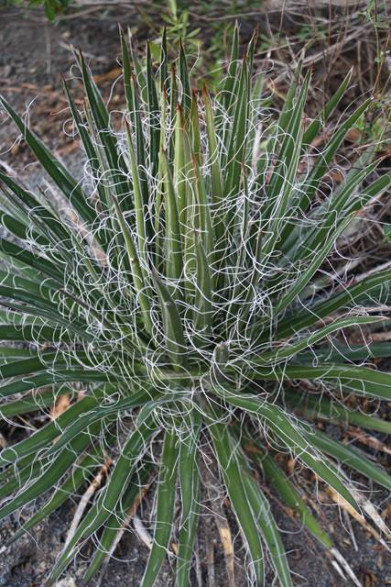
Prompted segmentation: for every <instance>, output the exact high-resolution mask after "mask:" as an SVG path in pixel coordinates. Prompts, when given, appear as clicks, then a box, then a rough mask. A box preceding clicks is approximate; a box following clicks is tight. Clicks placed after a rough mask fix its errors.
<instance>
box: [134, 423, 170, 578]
mask: <svg viewBox="0 0 391 587" xmlns="http://www.w3.org/2000/svg"><path fill="white" fill-rule="evenodd" d="M178 457H179V447H178V438H177V435H176V434H175V433H174V432H171V431H170V430H167V431H166V432H165V435H164V444H163V452H162V456H161V461H160V475H159V480H158V485H157V496H156V520H155V532H154V535H153V545H152V550H151V553H150V555H149V558H148V563H147V566H146V569H145V571H144V575H143V578H142V580H141V585H142V587H153V585H155V580H156V578H157V575H158V573H159V570H160V567H161V566H162V564H163V560H164V558H165V556H166V552H167V549H168V546H169V541H170V537H171V534H172V528H173V522H174V506H175V488H176V470H177V462H178Z"/></svg>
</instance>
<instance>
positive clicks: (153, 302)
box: [0, 31, 391, 586]
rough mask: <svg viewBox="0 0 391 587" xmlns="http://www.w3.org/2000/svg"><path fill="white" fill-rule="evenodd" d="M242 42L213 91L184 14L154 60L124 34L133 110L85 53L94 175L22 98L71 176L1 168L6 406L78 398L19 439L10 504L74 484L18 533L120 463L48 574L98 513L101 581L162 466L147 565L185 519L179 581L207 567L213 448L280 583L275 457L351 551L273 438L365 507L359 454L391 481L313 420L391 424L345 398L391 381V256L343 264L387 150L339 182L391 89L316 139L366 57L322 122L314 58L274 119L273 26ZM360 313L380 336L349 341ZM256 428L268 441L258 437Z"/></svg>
mask: <svg viewBox="0 0 391 587" xmlns="http://www.w3.org/2000/svg"><path fill="white" fill-rule="evenodd" d="M238 47H239V41H238V31H236V32H235V36H234V40H233V46H232V55H231V60H230V62H229V65H228V71H227V75H226V77H225V79H224V82H223V85H222V88H221V90H220V92H219V93H218V94H217V96H215V97H212V96H210V95H209V93H208V91H207V90H206V89H204V90H202V91H192V89H191V83H190V81H189V74H188V67H187V63H186V58H185V54H184V51H183V49H181V51H180V55H179V57H178V60H177V63H176V67H175V65H173V66H172V68H169V66H168V59H167V47H166V41H165V35H163V39H162V55H161V62H160V64H159V67H158V68H154V67H153V64H152V60H151V55H150V52H149V51H148V53H147V59H146V65H145V67H144V66H143V65H142V64H141V63H140V62H139V61H138V59H137V57H136V55H135V54H134V52H133V51H132V50H130V51H129V47H128V44H127V42H126V40H125V38H124V37H122V61H123V79H124V89H125V95H126V102H127V108H126V110H125V111H124V112H122V113H121V124H120V127H119V126H118V125H115V124H113V120H112V113H111V112H110V111H109V110H108V108H107V106H106V104H105V102H104V101H103V99H102V97H101V94H100V92H99V90H98V88H97V86H96V84H95V82H94V81H93V78H92V76H91V74H90V71H89V68H88V66H87V65H86V63H85V61H84V58H83V56H82V55H81V54H80V55H78V57H77V59H78V65H79V67H80V72H81V76H82V80H83V84H84V88H85V93H86V98H87V99H86V102H85V107H84V109H83V110H82V111H81V110H79V109H78V107H77V106H76V104H75V103H74V101H73V100H72V97H71V93H70V91H69V89H68V87H67V86H66V85H65V91H66V93H67V98H68V101H69V106H70V111H71V114H72V118H73V123H74V127H75V129H76V131H77V132H78V135H79V137H80V140H81V143H82V145H83V147H84V152H85V155H86V158H85V165H84V172H83V176H82V179H81V180H77V179H75V178H74V177H72V175H71V174H70V173H69V172H68V170H67V169H66V167H65V166H64V165H63V163H62V162H61V161H60V160H58V159H57V158H56V157H55V156H54V155H53V154H52V153H51V152H50V151H49V150H48V149H47V148H46V147H45V146H44V144H43V143H42V142H41V141H40V139H38V138H37V137H36V136H35V135H34V134H33V133H32V132H31V131H30V130H29V128H28V127H27V126H26V124H25V123H24V122H23V120H22V119H21V118H20V117H19V116H18V114H17V113H16V112H15V111H14V110H13V108H12V107H11V106H10V105H9V104H8V103H7V101H6V100H5V99H1V103H2V106H3V108H4V109H5V110H6V111H7V112H8V114H9V116H10V117H11V118H12V119H13V121H14V122H15V124H16V126H17V127H18V128H19V130H20V132H21V133H22V134H23V136H24V138H25V140H26V142H27V144H28V145H29V147H30V149H31V150H32V152H33V153H34V154H35V156H36V157H37V159H38V160H39V162H40V163H41V165H42V167H43V168H44V169H45V170H46V172H47V173H48V175H49V176H50V178H51V183H52V189H51V190H47V191H46V192H45V193H33V192H32V191H30V190H28V189H25V188H24V187H22V186H21V185H19V184H18V183H17V182H15V180H14V178H12V177H10V176H7V175H5V174H4V173H1V174H0V182H1V208H2V211H1V218H2V223H3V226H4V228H5V229H6V233H5V235H4V236H2V237H1V239H0V251H1V257H2V260H3V263H2V268H1V271H0V272H1V280H0V282H1V285H0V295H1V305H2V307H3V310H2V311H1V324H0V339H1V340H2V341H3V343H2V346H1V348H0V355H1V367H0V369H1V376H2V384H1V387H0V397H1V405H0V411H1V414H2V416H3V418H5V419H11V420H12V419H13V418H17V417H19V416H21V415H23V414H28V413H30V412H34V411H38V410H42V409H43V410H45V409H46V410H47V409H48V408H49V407H50V406H52V405H53V404H54V403H55V402H58V400H59V398H61V397H62V396H65V397H67V398H68V399H67V401H68V404H69V405H68V407H67V409H66V410H65V411H62V413H61V414H60V415H58V417H57V418H55V419H48V420H47V422H46V423H45V424H44V425H42V427H40V428H39V429H38V430H36V431H35V432H34V433H32V434H31V435H28V436H27V437H26V438H24V439H23V440H21V441H20V442H18V443H17V444H15V445H13V446H10V447H7V448H5V449H4V450H3V451H2V453H1V454H0V464H1V466H2V467H3V469H2V472H1V473H0V479H1V483H2V484H1V488H0V497H1V498H7V499H6V500H5V502H4V504H3V506H2V508H1V510H0V517H1V518H4V517H6V516H8V515H9V514H11V513H12V512H15V511H17V510H19V509H20V508H22V507H23V506H25V505H26V504H27V503H29V502H32V501H33V500H35V499H36V498H38V497H40V496H41V495H42V494H46V492H47V491H49V490H51V489H53V488H54V489H53V491H52V492H51V493H48V494H47V501H46V503H45V505H44V506H43V507H42V508H41V509H40V510H39V511H37V513H35V514H34V515H33V516H32V518H31V519H29V520H28V521H27V522H25V523H24V524H23V525H22V526H21V528H20V529H19V530H18V531H17V532H16V534H15V536H14V537H13V540H15V539H16V538H18V537H19V536H21V535H22V534H23V533H24V532H27V531H30V529H32V528H33V527H34V526H35V525H36V524H37V523H39V522H40V521H41V520H42V519H43V518H44V517H46V516H48V515H49V514H50V513H51V512H52V511H54V510H55V509H56V508H58V507H59V506H60V505H61V504H62V503H64V502H65V500H66V499H67V498H68V496H69V495H70V494H72V495H73V494H76V493H77V491H78V490H81V489H82V488H83V487H84V486H85V484H86V482H88V480H90V481H91V479H93V478H94V476H95V475H96V474H97V472H98V471H99V470H101V467H102V466H103V465H104V463H105V462H107V459H110V461H111V462H112V465H111V468H110V469H109V470H108V472H107V477H106V479H105V481H104V483H103V485H102V487H101V489H100V491H99V492H97V493H96V494H95V495H94V496H92V497H91V500H90V503H89V504H88V506H87V507H85V508H84V509H83V510H80V515H79V517H78V519H77V520H76V521H75V523H74V524H73V527H72V531H71V532H70V534H69V537H68V540H67V542H66V545H65V547H64V549H63V551H62V553H61V555H60V557H59V558H58V560H57V563H56V565H55V567H54V569H53V571H52V572H51V574H50V577H49V579H48V584H51V583H53V582H54V581H55V580H56V579H57V578H58V577H59V576H60V575H61V573H62V572H63V571H64V569H65V568H66V567H67V566H68V565H69V564H70V562H71V561H72V560H73V557H74V555H75V553H76V552H77V550H78V548H79V547H80V545H81V544H83V543H84V542H85V541H86V540H87V539H88V538H90V537H91V536H92V535H94V534H95V533H97V532H98V531H99V546H98V548H97V549H96V551H95V553H94V555H93V558H92V561H91V564H90V565H89V568H88V571H87V574H86V577H85V579H86V580H87V581H88V580H90V579H91V578H92V577H93V576H94V575H95V574H96V573H97V571H98V570H99V568H100V566H101V564H102V563H103V561H104V560H105V559H106V557H107V556H108V555H109V554H110V553H112V552H113V548H114V546H115V544H116V543H117V542H116V540H117V536H118V532H119V531H120V529H121V528H122V527H123V525H124V524H126V523H128V522H129V512H132V511H133V510H134V504H135V503H137V499H138V496H139V494H140V488H141V489H142V487H144V486H148V485H149V484H150V482H151V477H152V478H153V476H154V475H155V474H156V475H157V483H156V492H155V508H154V517H153V520H154V535H153V545H152V548H151V552H150V555H149V559H148V563H147V565H146V568H145V573H144V577H143V580H142V585H143V586H149V585H153V584H154V582H155V580H156V577H157V575H158V573H159V570H160V568H161V565H162V563H163V561H164V558H165V557H166V554H167V549H169V545H170V541H171V540H172V539H173V537H174V536H175V537H176V538H175V540H176V541H177V543H178V547H177V564H176V584H177V585H178V586H184V585H187V584H188V582H189V573H190V570H191V566H192V559H193V554H194V544H195V537H196V532H197V524H198V514H199V511H200V507H201V506H200V505H199V504H200V496H201V493H202V487H201V485H202V483H201V476H200V471H201V468H202V461H203V458H204V457H203V451H204V450H205V447H206V446H209V451H210V452H211V453H213V455H214V458H215V460H216V467H218V470H219V471H220V477H221V481H222V486H223V487H225V491H226V492H227V495H228V498H229V502H230V505H231V508H232V510H233V511H234V513H235V516H236V518H237V522H238V525H239V527H240V530H241V535H242V539H243V543H244V544H245V546H246V552H247V555H248V559H249V567H248V568H249V580H250V581H252V582H253V583H254V584H259V585H261V584H263V581H264V573H265V555H264V550H263V549H264V547H266V549H267V551H268V552H269V555H270V557H269V558H270V560H271V562H272V564H273V566H274V569H275V572H276V575H277V576H278V579H279V582H280V584H281V585H283V586H288V585H291V584H292V578H291V574H290V571H289V567H288V562H287V558H286V555H285V551H284V546H283V541H282V539H281V536H280V534H279V531H278V528H277V525H276V523H275V520H274V518H273V515H272V512H271V510H270V506H269V503H268V499H267V497H266V495H265V493H264V491H263V489H262V487H261V486H260V484H259V482H258V481H257V476H256V475H255V474H254V473H255V471H256V469H257V468H260V469H261V470H262V471H263V474H264V475H265V477H266V478H268V479H269V480H271V481H272V483H273V485H274V487H275V489H276V491H277V492H278V493H279V495H280V498H281V499H282V501H283V502H285V503H286V505H288V506H289V507H291V508H293V509H294V510H296V511H297V513H298V516H299V518H300V519H301V521H302V523H303V525H304V526H305V527H307V529H308V530H309V531H310V532H312V533H313V534H314V535H315V536H316V537H317V538H318V539H319V541H320V542H321V543H322V544H323V546H324V547H325V548H326V549H327V550H328V551H332V552H334V553H335V552H337V551H336V550H335V549H334V545H333V541H332V539H331V538H330V537H329V536H328V535H327V533H326V532H325V531H324V530H323V529H322V528H321V527H320V525H319V524H318V522H317V521H316V519H315V518H314V516H313V515H312V513H311V511H310V509H309V508H308V506H307V505H306V503H305V502H304V500H303V499H302V497H301V496H300V493H299V491H298V490H297V488H295V486H294V484H293V483H292V481H291V480H290V479H289V477H288V476H287V475H286V474H285V473H284V471H283V469H282V468H281V466H280V465H279V464H277V462H276V461H275V460H274V459H273V453H274V452H275V451H281V450H283V451H286V452H290V453H291V454H292V455H293V456H294V457H295V459H297V460H298V461H300V462H301V463H302V464H303V465H304V466H305V467H308V468H310V469H311V470H312V471H313V472H314V473H315V474H316V475H317V477H318V478H319V479H320V480H322V481H323V482H325V483H326V484H328V485H329V486H331V487H332V488H333V490H334V491H335V492H336V493H337V494H338V495H339V496H340V497H341V499H343V500H345V502H347V503H348V504H349V505H350V506H351V507H352V508H355V509H356V510H357V511H361V512H362V511H363V509H364V510H365V508H366V502H365V500H364V499H363V498H362V497H361V496H360V494H359V493H358V491H357V490H356V489H355V487H354V485H353V483H352V481H350V480H349V477H348V475H347V471H348V468H350V469H353V470H356V471H358V472H359V473H360V474H362V475H364V476H366V477H367V478H368V479H370V480H371V481H374V482H376V483H378V484H380V485H382V486H384V487H386V488H387V489H390V488H391V480H390V477H389V476H388V475H387V473H386V472H385V471H384V470H383V469H382V468H381V467H379V466H378V465H376V464H375V463H373V461H371V460H370V459H368V457H366V456H365V454H363V453H362V452H359V451H357V450H356V449H354V448H353V447H350V446H345V445H343V444H342V443H340V442H338V441H336V440H333V439H331V438H329V436H328V435H327V434H325V433H322V432H320V431H319V430H318V429H317V428H315V427H314V426H313V425H312V424H310V422H311V421H312V420H313V419H314V418H321V419H322V420H324V421H329V422H336V423H341V424H346V423H347V424H354V425H357V426H360V427H362V428H365V429H368V430H377V431H380V432H384V433H389V432H390V431H391V424H390V423H389V422H386V421H384V420H382V419H381V418H380V417H377V416H376V415H371V416H369V415H366V414H365V413H362V412H360V411H354V410H352V409H350V408H348V407H347V405H346V404H345V403H344V401H343V398H345V397H346V398H347V397H348V396H352V395H357V396H358V397H367V398H370V399H374V401H375V400H386V401H387V400H388V401H389V400H390V399H391V375H389V374H387V373H384V372H382V371H379V370H377V369H376V368H373V365H368V364H364V363H367V362H368V360H369V359H371V358H373V357H384V356H388V355H389V350H390V347H389V344H387V343H380V344H379V343H378V344H374V345H370V344H369V343H367V342H365V340H366V339H365V335H366V333H367V332H369V331H371V330H374V329H377V328H381V324H382V322H381V320H382V317H379V316H374V315H373V314H374V312H373V310H374V309H376V306H377V305H378V304H379V303H381V302H384V301H386V300H387V299H388V297H389V283H390V279H391V270H388V269H383V270H379V271H372V272H370V273H369V274H368V275H362V276H361V275H355V276H354V279H353V280H352V279H349V282H348V283H347V282H343V280H342V279H341V278H340V277H338V274H337V273H335V274H334V273H333V272H332V271H331V270H330V268H329V266H328V265H327V260H328V259H329V258H330V255H333V254H334V252H335V251H336V250H337V243H338V242H339V241H338V239H339V237H340V235H341V234H342V233H343V231H344V230H345V229H346V227H347V226H348V224H349V223H350V222H351V220H352V218H353V217H354V216H355V215H357V213H358V212H359V211H360V210H362V209H363V208H364V207H365V206H367V205H368V204H369V203H370V202H371V201H372V200H373V199H374V198H376V197H378V196H379V195H381V193H382V192H384V191H385V190H386V189H387V188H388V187H389V186H390V183H391V176H390V174H383V175H378V176H376V175H375V174H374V171H375V169H376V167H377V165H378V162H379V161H378V160H377V159H376V153H375V150H374V149H373V148H369V149H367V150H365V151H364V152H363V154H362V155H361V156H360V158H359V159H358V161H356V163H355V165H354V166H352V167H351V169H350V171H348V172H347V173H346V176H345V177H344V179H343V181H342V183H341V184H340V185H338V186H337V187H335V188H330V187H328V188H327V189H326V187H325V183H324V178H325V175H326V173H327V172H328V170H329V168H330V166H331V165H332V163H333V161H334V157H335V155H336V154H337V153H338V149H339V148H340V146H341V144H342V142H343V140H344V138H345V136H346V133H347V132H348V131H349V129H351V128H352V127H353V126H354V125H355V123H356V122H357V121H358V120H359V119H360V118H361V117H362V115H363V113H365V111H366V109H367V108H368V105H369V100H368V101H366V102H364V103H363V104H361V105H360V106H359V107H358V108H357V109H355V110H353V111H352V112H351V113H350V114H349V115H347V116H346V118H345V119H344V120H343V121H342V122H341V123H340V124H339V125H338V126H337V128H336V130H335V132H334V133H333V134H332V135H331V137H330V138H329V139H327V141H326V144H325V145H324V147H323V148H322V151H321V152H316V151H315V149H314V147H312V144H313V142H314V139H315V138H316V137H317V136H318V134H319V133H320V132H321V131H322V127H323V125H324V123H325V122H326V121H327V120H328V118H329V117H330V115H331V114H332V112H333V110H334V109H335V107H336V106H337V105H338V103H339V101H340V99H341V98H342V96H343V95H344V93H345V91H346V89H347V87H348V85H349V81H350V76H349V75H348V76H347V77H346V78H345V79H344V80H343V82H342V84H341V86H340V87H339V89H338V90H337V92H336V93H335V95H334V96H333V97H332V98H331V99H330V101H329V102H328V103H327V104H326V105H325V107H324V108H323V109H322V110H321V112H320V113H319V115H318V117H317V118H316V119H314V120H313V121H312V122H311V123H310V124H308V123H307V124H304V122H303V121H304V112H305V106H306V101H307V93H308V87H309V83H310V77H309V76H308V75H307V76H305V77H304V79H303V76H302V72H301V71H300V68H299V69H298V71H297V72H296V75H295V78H294V80H293V82H292V84H291V87H290V90H289V93H288V95H287V96H286V100H285V103H284V107H283V109H282V112H281V114H280V116H279V118H278V120H274V119H273V116H271V114H270V111H269V110H268V109H267V108H266V107H265V106H264V101H263V97H262V96H263V94H262V79H261V77H259V76H256V75H254V71H253V53H254V40H253V41H252V42H251V43H250V45H249V47H248V50H247V53H246V55H245V56H244V57H243V58H242V59H239V49H238ZM155 69H156V71H155ZM54 193H56V195H55V196H54V195H53V194H54ZM64 202H65V204H66V205H64ZM65 208H66V210H65V212H64V209H65ZM330 266H332V265H330ZM325 268H328V269H327V270H326V269H325ZM350 277H351V276H349V278H350ZM375 313H376V312H375ZM346 329H350V330H346ZM352 329H353V330H352ZM346 332H354V333H356V335H357V336H359V337H361V339H360V340H362V341H363V342H362V343H361V344H360V345H356V346H352V345H349V344H348V343H347V342H344V340H345V339H344V337H343V336H341V335H342V334H344V333H346ZM15 343H18V344H15ZM19 343H23V344H19ZM26 343H27V344H26ZM309 383H312V384H313V386H312V387H313V392H312V394H311V395H309V394H308V393H307V392H306V389H307V388H308V384H309ZM249 444H251V445H252V447H253V449H254V450H251V451H248V450H245V449H246V447H248V445H249ZM341 463H343V467H341ZM178 499H179V504H180V507H179V510H180V514H179V518H178V519H176V504H177V500H178ZM366 509H367V510H368V508H366ZM368 511H369V510H368ZM376 520H377V518H376V516H375V521H376ZM380 525H381V524H380ZM382 529H383V528H382ZM341 560H342V561H343V559H340V560H339V563H338V564H339V565H342V567H343V564H344V563H343V562H341ZM345 570H346V568H345ZM348 572H350V571H349V570H348Z"/></svg>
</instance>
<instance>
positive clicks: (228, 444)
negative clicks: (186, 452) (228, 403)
mask: <svg viewBox="0 0 391 587" xmlns="http://www.w3.org/2000/svg"><path fill="white" fill-rule="evenodd" d="M208 431H209V434H210V435H211V437H212V441H213V446H214V449H215V453H216V458H217V462H218V464H219V468H220V471H221V474H222V476H223V479H224V484H225V486H226V488H227V492H228V497H229V499H230V501H231V505H232V508H233V510H234V511H235V514H236V517H237V519H238V522H239V525H240V528H241V530H242V532H243V535H244V537H245V539H246V542H247V546H248V550H249V552H250V555H251V560H252V566H253V572H254V575H255V580H256V581H257V584H260V585H262V584H263V579H264V565H263V560H264V556H263V552H262V546H261V541H260V536H259V526H258V524H257V522H256V520H255V519H254V511H253V510H252V508H251V506H250V499H249V495H248V485H247V483H246V481H245V479H244V477H245V474H246V473H245V471H243V467H242V466H241V460H240V457H239V456H238V449H237V445H236V446H235V444H234V442H233V440H232V436H231V435H230V433H229V430H228V427H227V425H226V424H220V423H217V422H216V421H214V418H213V416H212V423H210V424H209V426H208Z"/></svg>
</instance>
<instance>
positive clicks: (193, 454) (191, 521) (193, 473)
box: [176, 408, 202, 587]
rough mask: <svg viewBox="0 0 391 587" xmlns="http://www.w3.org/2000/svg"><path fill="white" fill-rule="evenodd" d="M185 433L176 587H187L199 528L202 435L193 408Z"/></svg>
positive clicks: (198, 414)
mask: <svg viewBox="0 0 391 587" xmlns="http://www.w3.org/2000/svg"><path fill="white" fill-rule="evenodd" d="M186 421H187V425H188V430H186V436H185V438H183V439H181V440H180V447H179V482H180V496H181V521H180V527H179V539H178V560H177V571H176V585H177V587H187V585H188V582H189V573H190V569H191V562H192V557H193V548H194V542H195V538H196V533H197V526H198V513H199V512H198V510H199V501H200V496H201V479H200V472H199V465H198V447H199V441H200V432H201V423H202V419H201V414H200V413H199V411H198V409H197V408H193V409H192V411H191V413H190V414H189V416H188V418H187V419H186Z"/></svg>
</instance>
